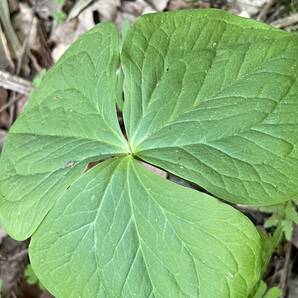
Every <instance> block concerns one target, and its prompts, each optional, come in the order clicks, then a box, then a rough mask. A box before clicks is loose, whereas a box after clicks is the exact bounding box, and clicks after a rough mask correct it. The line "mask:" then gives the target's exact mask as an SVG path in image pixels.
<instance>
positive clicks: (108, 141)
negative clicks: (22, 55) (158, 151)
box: [0, 24, 129, 240]
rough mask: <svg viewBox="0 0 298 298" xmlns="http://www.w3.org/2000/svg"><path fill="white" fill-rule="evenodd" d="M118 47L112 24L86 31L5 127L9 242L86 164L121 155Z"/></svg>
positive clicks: (3, 185) (2, 164)
mask: <svg viewBox="0 0 298 298" xmlns="http://www.w3.org/2000/svg"><path fill="white" fill-rule="evenodd" d="M118 49H119V38H118V33H117V31H116V28H115V26H114V25H112V24H103V25H100V26H97V27H95V28H94V29H92V30H91V31H89V32H88V33H87V34H86V35H84V37H83V38H81V39H79V40H78V41H77V42H76V43H75V44H74V45H73V46H72V47H71V49H70V50H69V51H68V52H67V53H66V54H65V55H64V56H63V58H62V59H61V60H60V61H59V62H58V63H57V64H56V65H55V66H54V67H53V68H52V69H51V70H50V71H49V72H48V73H47V74H46V76H45V78H44V79H43V81H42V84H41V85H40V86H39V87H38V88H37V89H36V91H35V92H34V93H33V95H32V96H31V98H30V101H29V104H28V106H27V107H26V109H25V112H24V113H23V114H22V115H21V116H20V117H19V118H18V120H17V121H16V123H15V124H14V125H13V127H12V128H11V130H10V133H9V136H8V138H7V140H6V143H5V145H4V149H3V153H2V156H1V157H2V158H1V161H0V168H1V177H0V217H1V223H2V224H3V225H4V227H5V229H6V230H7V231H8V233H9V234H10V235H11V236H12V237H14V238H15V239H18V240H22V239H25V238H28V237H29V236H30V235H31V234H32V233H33V232H34V231H35V230H36V228H37V227H38V225H39V224H40V222H41V221H42V220H43V218H44V216H45V215H46V214H47V213H48V212H49V210H50V209H51V208H52V206H53V204H54V203H55V201H56V200H57V198H59V196H61V194H62V193H63V192H64V190H65V189H66V188H67V187H68V186H69V185H70V184H71V183H72V182H73V181H74V180H75V179H77V178H78V177H79V176H80V175H81V173H82V172H83V171H84V169H85V168H86V166H87V164H88V163H89V162H91V161H95V160H100V159H103V158H106V157H109V156H113V155H115V154H118V155H119V154H120V155H121V154H125V153H126V152H128V150H129V149H128V147H127V144H126V141H125V139H124V137H123V135H122V133H121V131H120V128H119V125H118V122H117V116H116V111H115V105H116V104H115V99H116V94H117V90H116V89H115V85H116V69H117V66H118V62H119V50H118ZM16 219H17V220H16Z"/></svg>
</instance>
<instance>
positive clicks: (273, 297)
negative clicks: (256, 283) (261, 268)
mask: <svg viewBox="0 0 298 298" xmlns="http://www.w3.org/2000/svg"><path fill="white" fill-rule="evenodd" d="M281 295H282V290H281V289H280V288H277V287H274V288H271V289H269V290H268V292H267V293H266V295H265V296H264V298H280V297H281Z"/></svg>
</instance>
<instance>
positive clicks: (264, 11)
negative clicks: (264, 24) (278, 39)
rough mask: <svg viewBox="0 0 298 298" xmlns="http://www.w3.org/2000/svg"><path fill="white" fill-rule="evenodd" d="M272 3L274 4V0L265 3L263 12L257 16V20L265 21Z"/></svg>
mask: <svg viewBox="0 0 298 298" xmlns="http://www.w3.org/2000/svg"><path fill="white" fill-rule="evenodd" d="M272 5H273V0H269V1H268V2H267V3H265V5H264V6H263V8H262V9H261V12H260V13H259V15H258V17H257V20H259V21H264V20H265V19H266V16H267V13H268V11H269V9H270V8H271V7H272Z"/></svg>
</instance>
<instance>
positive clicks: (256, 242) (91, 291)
mask: <svg viewBox="0 0 298 298" xmlns="http://www.w3.org/2000/svg"><path fill="white" fill-rule="evenodd" d="M260 252H261V240H260V236H259V235H258V233H257V232H256V230H255V228H254V226H253V225H252V224H251V223H250V221H249V220H248V219H247V218H246V217H245V216H243V215H242V214H241V213H240V212H238V211H236V210H235V209H233V208H232V207H230V206H228V205H226V204H223V203H221V202H219V201H217V200H216V199H214V198H212V197H210V196H208V195H206V194H203V193H200V192H198V191H194V190H192V189H188V188H184V187H182V186H179V185H177V184H174V183H172V182H169V181H168V180H165V179H163V178H161V177H159V176H157V175H155V174H154V173H152V172H150V171H149V170H147V169H145V168H144V167H143V166H142V165H141V164H140V163H139V162H137V161H135V160H134V159H133V158H131V157H126V158H118V159H110V160H108V161H105V162H103V163H101V164H99V165H97V166H96V167H94V168H92V169H91V170H89V171H88V172H86V173H85V174H84V175H83V176H82V177H81V178H79V179H78V180H77V181H76V182H74V183H73V184H72V185H71V186H70V188H69V189H68V190H67V191H66V192H65V194H64V195H63V196H62V197H61V198H60V199H59V200H58V202H57V203H56V205H55V206H54V208H53V209H52V210H51V211H50V212H49V214H48V216H47V217H46V218H45V219H44V221H43V223H42V225H41V226H40V227H39V229H38V230H37V231H36V232H35V233H34V234H33V236H32V241H31V244H30V259H31V263H32V266H33V268H34V271H35V272H36V273H37V274H38V276H39V278H40V279H41V281H42V283H43V284H44V285H45V286H46V287H47V288H48V289H50V290H51V291H52V293H53V295H55V296H56V297H74V296H75V297H230V298H232V297H237V298H239V297H243V298H246V297H248V295H249V293H250V292H251V290H252V289H253V287H254V286H255V284H256V282H257V281H258V279H259V277H260V276H259V275H260V267H261V256H260Z"/></svg>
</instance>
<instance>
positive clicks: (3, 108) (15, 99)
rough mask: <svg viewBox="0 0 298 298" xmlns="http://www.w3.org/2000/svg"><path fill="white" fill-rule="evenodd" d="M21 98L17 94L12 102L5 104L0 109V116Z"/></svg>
mask: <svg viewBox="0 0 298 298" xmlns="http://www.w3.org/2000/svg"><path fill="white" fill-rule="evenodd" d="M21 98H22V95H21V94H19V95H18V96H14V98H13V100H11V101H9V102H8V103H7V104H5V105H3V106H2V107H0V114H1V113H3V112H4V111H5V110H6V109H8V108H10V107H11V106H12V105H14V104H15V103H16V102H17V101H18V100H20V99H21Z"/></svg>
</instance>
